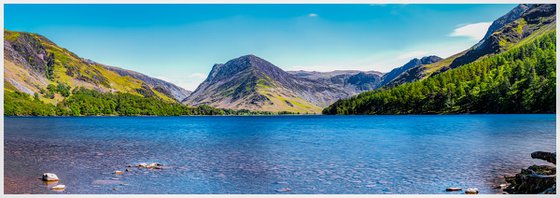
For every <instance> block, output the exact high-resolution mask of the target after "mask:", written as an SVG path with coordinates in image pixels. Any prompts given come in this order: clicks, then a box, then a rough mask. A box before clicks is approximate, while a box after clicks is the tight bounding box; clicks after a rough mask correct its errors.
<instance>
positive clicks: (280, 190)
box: [276, 188, 292, 192]
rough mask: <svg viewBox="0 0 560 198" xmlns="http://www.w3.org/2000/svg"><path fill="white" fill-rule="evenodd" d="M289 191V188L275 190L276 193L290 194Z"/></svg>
mask: <svg viewBox="0 0 560 198" xmlns="http://www.w3.org/2000/svg"><path fill="white" fill-rule="evenodd" d="M290 191H292V189H291V188H279V189H276V192H290Z"/></svg>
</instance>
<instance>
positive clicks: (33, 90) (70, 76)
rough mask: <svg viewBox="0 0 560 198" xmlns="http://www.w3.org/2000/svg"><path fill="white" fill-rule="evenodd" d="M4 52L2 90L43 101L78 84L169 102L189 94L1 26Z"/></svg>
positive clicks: (56, 98)
mask: <svg viewBox="0 0 560 198" xmlns="http://www.w3.org/2000/svg"><path fill="white" fill-rule="evenodd" d="M4 52H5V53H4V84H5V86H4V90H5V91H8V92H13V91H19V92H24V93H27V94H30V95H34V94H37V95H38V98H39V99H40V100H41V101H43V102H46V103H51V104H56V103H58V102H61V101H62V100H63V99H64V98H66V97H68V96H69V95H70V94H71V93H70V92H69V91H70V90H71V89H73V88H77V87H84V88H87V89H93V90H96V91H99V92H103V93H115V92H119V93H130V94H133V95H138V96H143V97H154V98H159V99H161V100H164V101H168V102H176V101H181V100H183V99H184V98H186V96H188V95H189V91H187V90H185V89H183V88H180V87H178V86H176V85H174V84H172V83H169V82H165V81H163V80H160V79H156V78H152V77H149V76H146V75H144V74H141V73H138V72H133V71H129V70H125V69H121V68H117V67H111V66H106V65H103V64H99V63H96V62H94V61H91V60H87V59H84V58H81V57H79V56H77V55H76V54H74V53H72V52H70V51H68V50H67V49H64V48H62V47H60V46H58V45H56V44H55V43H53V42H52V41H50V40H49V39H47V38H45V37H43V36H41V35H38V34H32V33H24V32H14V31H8V30H4ZM61 90H65V91H61Z"/></svg>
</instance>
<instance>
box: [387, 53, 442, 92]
mask: <svg viewBox="0 0 560 198" xmlns="http://www.w3.org/2000/svg"><path fill="white" fill-rule="evenodd" d="M441 60H443V59H442V58H440V57H438V56H425V57H422V58H421V59H418V58H415V59H412V60H410V61H409V62H408V63H406V64H404V65H403V66H400V67H397V68H395V69H393V70H391V71H390V72H389V73H387V74H385V75H384V76H383V79H382V81H381V82H380V84H379V87H382V86H385V85H387V84H389V83H391V82H392V81H393V80H394V79H395V78H397V77H399V76H400V75H402V74H403V73H405V72H406V71H408V70H409V69H411V68H415V67H419V66H422V65H427V64H432V63H436V62H439V61H441ZM405 75H406V76H403V77H401V79H408V78H409V77H408V76H409V75H410V74H409V73H406V74H405ZM414 78H418V77H417V76H414Z"/></svg>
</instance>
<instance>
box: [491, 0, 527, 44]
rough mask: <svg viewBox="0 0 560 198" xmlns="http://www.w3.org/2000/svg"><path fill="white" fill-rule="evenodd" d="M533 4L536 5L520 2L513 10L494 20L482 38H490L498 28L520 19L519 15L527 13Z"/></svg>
mask: <svg viewBox="0 0 560 198" xmlns="http://www.w3.org/2000/svg"><path fill="white" fill-rule="evenodd" d="M532 6H534V5H531V4H519V5H518V6H516V7H515V8H513V9H512V10H511V11H509V12H508V13H506V14H505V15H504V16H501V17H500V18H498V19H496V20H495V21H493V22H492V24H491V25H490V27H488V31H486V34H485V35H484V37H483V38H482V39H486V38H488V37H489V36H490V35H491V34H492V33H494V32H496V30H498V29H500V28H502V27H504V25H505V24H508V23H511V22H513V21H515V20H517V19H519V17H521V15H522V14H523V13H525V11H527V10H528V9H529V8H530V7H532Z"/></svg>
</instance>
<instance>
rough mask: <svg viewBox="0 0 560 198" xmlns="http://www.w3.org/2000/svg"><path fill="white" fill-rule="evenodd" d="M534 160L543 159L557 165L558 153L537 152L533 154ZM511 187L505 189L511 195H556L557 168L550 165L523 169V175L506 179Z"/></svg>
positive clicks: (519, 174)
mask: <svg viewBox="0 0 560 198" xmlns="http://www.w3.org/2000/svg"><path fill="white" fill-rule="evenodd" d="M531 157H532V158H536V159H542V160H545V161H547V162H550V163H554V164H555V163H556V153H550V152H543V151H537V152H534V153H532V154H531ZM505 179H506V181H507V182H508V183H510V185H509V186H508V187H507V188H506V189H505V191H506V192H508V193H510V194H537V193H544V194H555V193H556V167H555V166H549V165H533V166H530V167H529V168H527V169H522V170H521V173H518V174H516V175H515V176H512V177H505Z"/></svg>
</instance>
